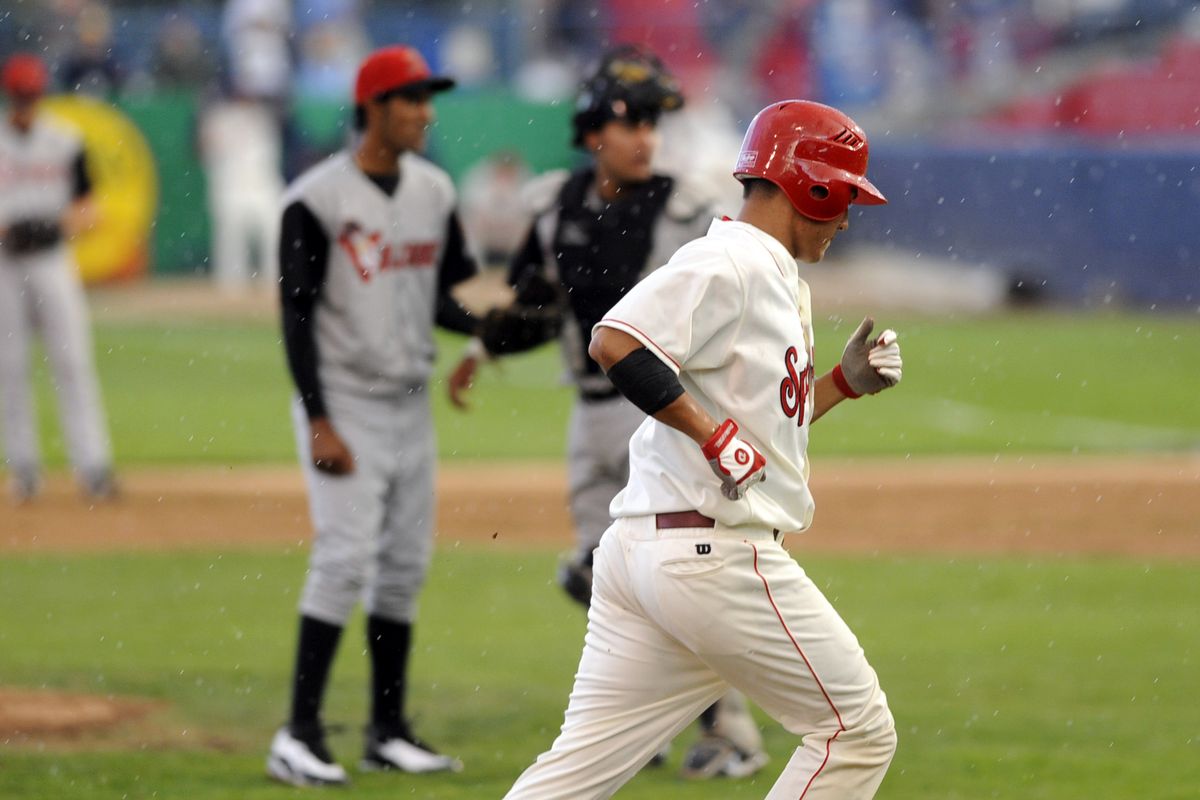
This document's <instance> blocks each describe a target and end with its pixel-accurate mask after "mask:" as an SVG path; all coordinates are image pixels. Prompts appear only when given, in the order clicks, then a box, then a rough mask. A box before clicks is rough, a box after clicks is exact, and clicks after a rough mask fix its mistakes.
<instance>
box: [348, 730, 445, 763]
mask: <svg viewBox="0 0 1200 800" xmlns="http://www.w3.org/2000/svg"><path fill="white" fill-rule="evenodd" d="M359 769H361V770H362V771H363V772H378V771H380V770H398V771H400V772H414V773H419V772H462V769H463V765H462V762H461V761H459V760H458V759H457V758H453V757H452V756H444V755H442V754H441V753H439V752H438V751H436V750H434V749H433V748H432V747H430V746H429V745H428V744H426V743H425V742H423V741H421V740H420V739H418V738H417V737H416V736H414V735H413V733H412V731H411V730H409V728H408V725H407V724H400V725H393V726H386V727H376V726H371V727H369V728H367V745H366V749H365V751H364V753H363V759H362V762H361V763H360V764H359Z"/></svg>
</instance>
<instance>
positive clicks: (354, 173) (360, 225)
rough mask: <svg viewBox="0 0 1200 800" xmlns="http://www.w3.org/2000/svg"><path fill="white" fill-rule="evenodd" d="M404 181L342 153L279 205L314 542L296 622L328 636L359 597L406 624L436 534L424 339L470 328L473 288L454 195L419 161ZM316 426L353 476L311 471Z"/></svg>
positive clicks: (430, 351)
mask: <svg viewBox="0 0 1200 800" xmlns="http://www.w3.org/2000/svg"><path fill="white" fill-rule="evenodd" d="M399 167H400V172H399V177H398V178H396V177H395V176H391V177H390V178H389V177H388V176H369V175H367V174H365V173H363V171H362V170H361V169H360V168H359V167H358V166H357V164H356V163H355V161H354V158H353V156H352V155H351V154H350V153H349V152H344V153H339V154H337V155H335V156H333V157H331V158H329V159H328V160H326V161H325V162H323V163H321V164H319V165H317V166H316V167H313V168H312V169H311V170H309V171H308V172H307V173H305V174H304V175H302V176H301V177H300V178H299V179H297V180H296V182H295V183H294V184H293V185H292V186H291V187H289V188H288V190H287V192H286V194H285V211H284V215H283V225H282V237H281V243H280V274H281V299H282V306H283V323H284V339H285V345H286V347H287V353H288V363H289V366H290V367H291V371H292V376H293V378H294V380H295V382H296V386H297V389H298V394H299V397H298V400H297V402H296V403H295V405H294V415H295V416H294V419H295V423H296V437H297V445H298V449H299V452H300V454H301V464H302V466H303V468H304V470H305V475H306V478H307V482H308V487H309V499H310V505H311V511H312V518H313V525H314V528H315V534H316V537H315V540H314V543H313V551H312V556H311V569H310V571H309V577H308V581H307V584H306V586H305V590H304V594H303V595H302V598H301V611H302V612H303V613H304V614H306V615H308V616H312V617H315V618H317V619H320V620H323V621H326V622H329V623H331V624H337V625H341V624H343V623H344V622H345V620H346V618H347V617H348V616H349V614H350V611H351V610H352V609H353V607H354V604H355V603H356V601H357V600H358V599H359V594H360V593H362V592H363V590H364V589H365V590H366V597H365V603H366V606H367V610H368V613H371V614H377V615H379V616H382V617H385V618H388V619H393V620H397V621H410V620H411V619H412V618H413V616H414V614H415V603H416V596H417V594H418V592H419V589H420V586H421V584H422V583H423V581H424V578H425V571H426V567H427V563H428V558H429V554H430V552H431V536H432V532H433V507H434V503H433V470H434V461H435V447H434V438H433V425H432V420H431V417H430V410H429V400H428V397H427V394H426V390H425V383H426V381H427V379H428V378H429V375H430V372H431V371H432V368H433V357H434V342H433V326H434V324H435V322H436V323H437V324H440V325H442V326H443V327H447V328H450V329H453V330H458V331H463V332H466V331H469V330H471V327H472V321H471V319H470V316H469V315H468V314H467V313H466V312H465V311H464V310H463V309H462V307H461V306H459V305H458V304H457V302H456V301H454V300H453V298H452V297H451V296H450V291H449V290H450V287H451V286H453V284H454V283H456V282H458V281H460V280H463V279H465V278H467V277H470V275H471V274H473V273H474V262H473V261H472V260H471V259H470V258H469V257H468V256H467V255H466V251H465V245H464V243H463V239H462V234H461V229H460V226H459V223H458V218H457V214H456V213H455V195H454V188H453V185H452V184H451V182H450V179H449V177H448V176H447V175H446V174H445V173H444V172H442V171H441V170H440V169H438V168H437V167H435V166H434V165H433V164H431V163H430V162H428V161H426V160H425V159H423V158H421V157H420V156H417V155H414V154H411V153H406V154H404V155H403V156H401V158H400V162H399ZM317 417H328V418H329V420H330V421H331V422H332V424H333V427H334V429H335V430H336V431H337V432H338V434H339V435H340V436H341V438H342V439H343V440H344V441H345V443H346V444H347V446H348V447H349V448H350V450H351V453H352V454H353V456H354V459H355V471H354V472H353V473H351V474H349V475H338V476H335V475H330V474H327V473H323V472H318V471H317V470H316V469H315V468H314V467H313V465H312V463H311V459H310V458H309V457H308V453H309V436H310V433H309V426H308V420H309V419H313V418H317ZM372 561H374V564H372Z"/></svg>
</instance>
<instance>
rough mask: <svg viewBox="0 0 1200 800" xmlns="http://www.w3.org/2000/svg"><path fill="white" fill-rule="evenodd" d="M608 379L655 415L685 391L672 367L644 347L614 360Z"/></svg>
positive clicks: (639, 406)
mask: <svg viewBox="0 0 1200 800" xmlns="http://www.w3.org/2000/svg"><path fill="white" fill-rule="evenodd" d="M608 379H609V380H610V381H612V384H613V386H615V387H617V391H619V392H620V393H621V394H623V395H625V399H626V400H628V401H629V402H631V403H633V404H634V405H635V406H637V407H638V408H640V409H641V410H642V411H644V412H646V414H647V415H648V416H651V417H653V416H654V415H655V414H657V413H658V412H660V411H662V410H663V409H664V408H666V407H667V406H669V405H671V403H674V402H675V400H677V399H678V398H679V396H680V395H682V394H683V384H681V383H680V382H679V378H678V377H676V375H675V373H674V372H673V371H672V370H671V368H670V367H668V366H667V365H666V364H664V363H663V362H662V360H661V359H659V357H658V356H656V355H654V354H653V353H651V352H650V351H649V350H647V349H646V348H644V347H639V348H638V349H637V350H634V351H633V352H632V353H630V354H629V355H627V356H625V357H624V358H622V359H621V360H620V361H618V362H617V363H616V364H613V365H612V367H610V368H609V370H608Z"/></svg>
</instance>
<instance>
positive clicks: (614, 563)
mask: <svg viewBox="0 0 1200 800" xmlns="http://www.w3.org/2000/svg"><path fill="white" fill-rule="evenodd" d="M866 167H867V139H866V135H865V134H864V133H863V131H862V130H861V129H860V128H859V127H858V125H856V124H855V123H854V122H853V121H852V120H851V119H850V118H849V117H847V116H846V115H844V114H842V113H841V112H840V111H837V110H836V109H833V108H829V107H828V106H823V105H820V104H817V103H810V102H805V101H799V100H792V101H784V102H780V103H776V104H774V105H771V106H768V107H767V108H766V109H764V110H763V111H761V112H760V113H759V114H758V115H757V116H756V117H755V119H754V120H753V121H752V122H751V124H750V127H749V129H748V131H747V133H746V136H745V139H744V141H743V144H742V151H741V154H740V156H739V158H738V162H737V166H736V168H735V172H734V174H735V176H736V177H737V178H738V179H739V180H741V181H742V182H743V184H744V197H745V200H744V203H743V205H742V209H741V211H740V213H739V215H738V218H737V219H735V220H730V219H721V220H716V221H714V222H713V223H712V226H711V227H710V229H709V232H708V235H707V236H706V237H705V238H703V239H700V240H697V241H695V242H692V243H690V244H688V245H685V246H684V247H683V248H681V249H680V250H679V251H678V252H677V253H676V254H675V256H674V257H673V258H672V259H671V261H670V262H669V263H668V264H667V265H666V266H664V267H662V268H661V269H659V270H657V271H655V272H654V273H652V274H651V275H649V276H648V277H647V278H646V279H645V280H643V281H642V282H641V283H639V284H638V285H637V286H635V287H634V288H633V289H631V290H630V292H629V293H628V294H626V295H625V297H624V298H623V299H622V300H621V301H620V302H618V303H617V304H616V305H615V306H614V307H613V308H612V309H611V310H610V311H609V312H608V314H607V315H606V316H605V318H604V319H603V320H601V321H600V322H599V323H598V324H597V325H596V327H595V328H594V330H593V336H592V340H591V347H590V351H589V352H590V353H591V354H592V356H593V357H594V358H595V359H596V361H597V362H598V363H599V364H600V365H601V367H603V368H604V370H605V371H606V373H607V375H608V377H609V379H610V380H611V381H612V382H613V385H615V386H616V387H617V389H618V390H620V391H621V393H622V394H624V395H625V396H626V397H627V398H629V400H630V401H631V402H633V403H634V405H636V406H638V407H639V408H641V409H642V410H643V411H644V412H645V413H646V414H648V415H649V418H648V419H646V420H645V421H644V422H643V424H642V426H641V427H640V428H639V429H638V431H637V433H635V434H634V436H633V439H632V440H631V442H630V445H629V452H630V476H629V483H628V485H627V486H626V487H625V489H624V490H623V491H622V492H621V493H620V494H619V495H617V497H616V498H615V499H614V500H613V504H612V513H613V516H614V518H615V522H614V523H613V525H612V526H611V527H610V528H609V529H608V530H607V531H606V532H605V534H604V537H603V538H602V540H601V542H600V547H599V549H598V550H597V552H596V557H595V566H594V573H593V594H592V605H591V610H590V613H589V615H588V629H587V635H586V638H585V642H584V649H583V656H582V659H581V660H580V664H579V669H578V672H577V674H576V677H575V687H574V689H573V690H572V692H571V697H570V701H569V705H568V707H567V711H566V717H565V721H564V723H563V726H562V731H561V733H560V735H559V736H558V738H557V739H556V740H555V741H554V744H553V746H552V747H551V749H550V750H549V751H548V752H546V753H544V754H543V755H541V756H539V757H538V759H537V761H536V762H535V763H534V764H533V766H531V767H530V768H529V769H528V770H526V771H525V773H524V774H523V775H522V776H521V777H520V778H519V779H518V780H517V782H516V784H515V785H514V786H513V788H512V790H511V791H510V792H509V794H508V797H509V798H510V799H512V800H516V799H517V798H520V800H528V799H529V798H537V800H552V799H553V798H564V800H565V798H571V799H572V800H583V799H584V798H606V797H609V796H611V795H612V794H613V793H614V792H616V790H617V789H618V788H619V787H620V786H621V785H622V784H623V783H624V782H625V781H626V780H628V779H629V778H630V777H631V776H632V775H633V774H634V773H635V772H636V771H637V770H638V769H639V768H640V767H641V766H642V764H644V763H646V761H647V760H648V759H650V758H651V757H652V755H653V754H654V752H655V751H656V750H657V748H658V747H659V745H660V744H661V743H662V742H663V741H665V740H667V739H668V738H670V737H672V736H674V735H675V734H676V733H678V732H679V730H680V729H681V728H682V727H684V726H685V725H687V723H688V722H689V721H690V720H691V719H692V718H693V717H694V716H695V715H696V713H697V712H698V711H699V710H701V709H703V708H705V707H706V706H708V705H709V704H711V703H712V702H713V700H715V699H716V698H718V697H720V696H721V695H722V694H723V693H724V692H725V691H727V690H728V688H729V687H730V686H733V687H736V688H738V689H740V690H741V691H742V692H744V693H745V694H746V695H747V696H748V697H749V698H750V699H751V700H753V701H754V702H756V703H757V704H758V705H759V706H761V707H762V708H763V709H764V710H765V711H766V712H767V713H769V714H770V715H771V716H772V717H773V718H775V719H776V720H778V721H779V722H780V723H781V724H782V725H783V726H784V728H786V729H787V730H788V731H789V732H791V733H793V734H795V735H797V736H799V737H803V740H802V743H801V744H800V746H798V747H797V748H796V750H795V753H794V755H793V756H792V757H791V759H790V760H789V761H788V763H787V765H786V766H785V767H784V769H783V771H782V774H781V775H780V776H779V778H778V779H777V780H776V782H775V784H774V786H773V788H772V789H771V790H770V792H769V793H768V794H767V797H768V798H771V800H782V799H783V798H792V799H794V798H807V799H808V800H816V798H867V797H871V796H873V795H874V793H875V791H876V789H877V788H878V786H879V784H880V782H881V781H882V780H883V776H884V772H885V771H886V770H887V766H888V764H889V763H890V761H891V758H892V754H893V753H894V751H895V747H896V732H895V727H894V724H893V721H892V715H891V712H890V711H889V709H888V706H887V701H886V698H885V696H884V694H883V691H882V690H881V689H880V687H879V681H878V678H877V677H876V674H875V671H874V670H873V669H872V668H871V666H870V664H869V663H867V660H866V658H865V656H864V654H863V651H862V648H861V647H860V646H859V643H858V641H857V639H856V638H855V636H854V634H853V633H852V632H851V631H850V629H849V628H848V627H847V625H846V624H845V622H844V621H842V619H841V617H839V616H838V614H837V612H836V611H835V610H834V609H833V607H832V606H831V605H830V603H829V602H828V600H826V599H825V597H824V596H823V595H822V594H821V591H820V590H819V589H818V588H817V586H816V585H815V584H814V583H813V582H812V581H811V580H810V579H809V578H808V577H807V576H806V575H805V573H804V570H803V569H802V568H801V567H800V566H799V565H798V564H797V563H796V562H795V561H794V560H793V559H792V558H791V557H790V556H789V555H788V553H787V551H785V550H784V549H783V548H782V547H781V545H780V539H781V538H782V536H783V535H784V534H785V533H787V532H794V531H803V530H804V529H806V528H807V527H808V526H809V524H810V522H811V521H812V517H813V510H814V502H813V497H812V495H811V493H810V492H809V489H808V471H809V463H808V457H807V446H808V436H809V426H810V424H811V423H812V422H813V421H815V420H816V419H819V418H820V417H821V416H823V415H824V414H825V413H826V412H827V411H829V409H831V408H833V406H835V405H837V404H838V403H840V402H842V401H843V400H845V399H847V398H854V397H859V396H861V395H864V394H875V393H877V392H879V391H882V390H883V389H885V388H888V387H889V386H893V385H895V384H896V383H898V382H899V380H900V377H901V367H902V363H901V359H900V351H899V345H898V343H897V342H896V337H895V334H894V333H893V332H891V331H885V332H884V333H883V334H881V335H880V336H878V337H872V335H871V330H872V328H873V325H874V323H873V321H872V320H871V319H870V318H868V319H865V320H863V323H862V324H861V325H860V326H859V328H858V330H856V331H855V332H854V334H853V335H852V336H851V337H850V341H849V342H848V343H847V345H846V348H845V351H844V352H843V354H842V358H841V361H840V363H839V364H838V365H837V366H836V367H835V368H834V369H833V370H832V371H831V372H830V373H828V374H826V375H824V376H822V377H821V378H819V379H817V378H815V372H814V367H813V349H814V343H813V328H812V308H811V305H810V300H809V292H808V287H807V285H806V284H805V282H804V281H803V280H802V278H801V277H800V274H799V271H798V268H797V260H799V261H803V262H806V263H815V262H818V261H820V260H821V258H822V257H823V256H824V253H825V250H826V248H827V247H828V246H829V244H830V242H831V241H832V240H833V238H834V237H835V236H836V235H837V233H838V232H839V231H842V230H845V229H846V227H847V225H848V219H849V206H850V204H851V203H863V204H882V203H884V202H886V200H885V199H884V197H883V195H882V193H881V192H880V191H879V190H878V189H876V188H875V187H874V186H873V185H872V184H871V183H870V181H868V180H867V178H866Z"/></svg>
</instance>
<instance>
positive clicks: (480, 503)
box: [0, 456, 1200, 749]
mask: <svg viewBox="0 0 1200 800" xmlns="http://www.w3.org/2000/svg"><path fill="white" fill-rule="evenodd" d="M122 479H123V491H122V495H121V497H120V498H119V499H118V500H117V501H115V502H112V503H105V504H101V505H89V504H87V503H86V502H84V501H83V500H82V499H81V498H80V497H79V495H78V494H77V493H76V490H75V487H74V486H73V485H72V483H71V481H70V479H69V477H68V476H66V475H58V476H53V477H52V478H51V480H50V481H49V484H48V486H47V490H46V492H45V493H44V494H43V495H41V496H40V497H39V498H38V499H37V501H36V502H34V503H31V504H28V505H24V506H19V507H9V508H3V510H2V513H0V553H23V552H24V553H29V552H69V553H79V552H83V553H86V552H112V551H126V550H147V549H153V550H169V549H184V548H190V549H212V548H218V549H230V548H251V547H253V548H263V547H267V548H270V547H278V548H282V549H285V550H286V549H291V548H300V547H304V546H306V543H307V540H308V538H309V523H308V511H307V506H306V504H305V498H304V487H303V483H302V481H301V479H300V473H299V470H298V469H296V468H289V467H271V468H253V467H247V468H237V469H186V470H185V469H170V470H139V471H131V472H127V473H125V474H124V475H123V476H122ZM813 490H814V492H815V494H816V496H817V499H818V511H817V522H816V524H815V525H814V526H813V529H812V530H811V531H810V532H809V533H807V534H805V535H803V536H792V537H788V539H787V540H786V541H787V546H788V548H789V549H790V550H791V551H792V553H793V554H795V555H797V556H799V557H801V558H802V557H803V553H805V552H823V553H860V554H861V553H945V554H964V553H971V554H1001V555H1017V554H1040V555H1078V554H1089V555H1111V556H1128V557H1141V558H1174V559H1179V558H1183V559H1194V558H1200V457H1188V456H1164V457H1139V458H1116V459H1114V458H1109V459H1099V458H1082V457H1078V458H1067V457H1061V456H1059V457H1053V458H1050V457H1047V458H1034V457H1025V458H1016V459H1009V460H1001V461H993V460H984V459H954V460H929V461H903V460H884V461H880V460H863V461H840V462H829V463H818V464H817V465H815V467H814V480H813ZM438 492H439V499H438V519H439V528H438V535H439V537H440V541H441V544H442V546H448V545H450V544H451V543H474V544H475V545H476V546H482V547H490V546H494V547H509V548H511V547H546V546H557V547H562V548H564V549H565V548H567V547H569V546H570V542H571V539H570V534H569V530H570V525H569V519H568V516H567V511H566V506H565V499H564V498H565V496H566V485H565V474H564V469H563V466H562V465H561V464H528V463H512V464H498V463H492V464H473V465H459V464H455V465H452V466H447V467H443V468H442V470H441V472H440V475H439V483H438ZM154 710H155V704H154V703H151V702H149V701H143V700H136V699H128V698H104V697H96V696H89V695H72V694H63V693H57V692H44V691H28V690H23V689H18V688H13V687H10V688H0V742H8V743H11V744H17V745H23V746H34V747H44V746H53V747H55V748H57V749H61V748H64V747H72V746H79V747H92V746H95V745H96V744H97V743H101V742H102V743H103V744H104V745H105V746H111V745H112V744H113V743H114V742H119V741H121V737H122V735H127V736H130V737H134V738H137V739H139V740H144V739H145V738H146V737H147V736H149V737H150V738H161V737H162V735H163V734H162V733H161V731H155V730H153V729H152V726H153V719H152V718H153V715H152V713H151V712H153V711H154ZM147 726H151V728H147ZM143 728H146V730H143ZM122 731H124V732H125V734H122V733H121V732H122ZM219 744H220V743H217V744H215V745H213V746H219Z"/></svg>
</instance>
